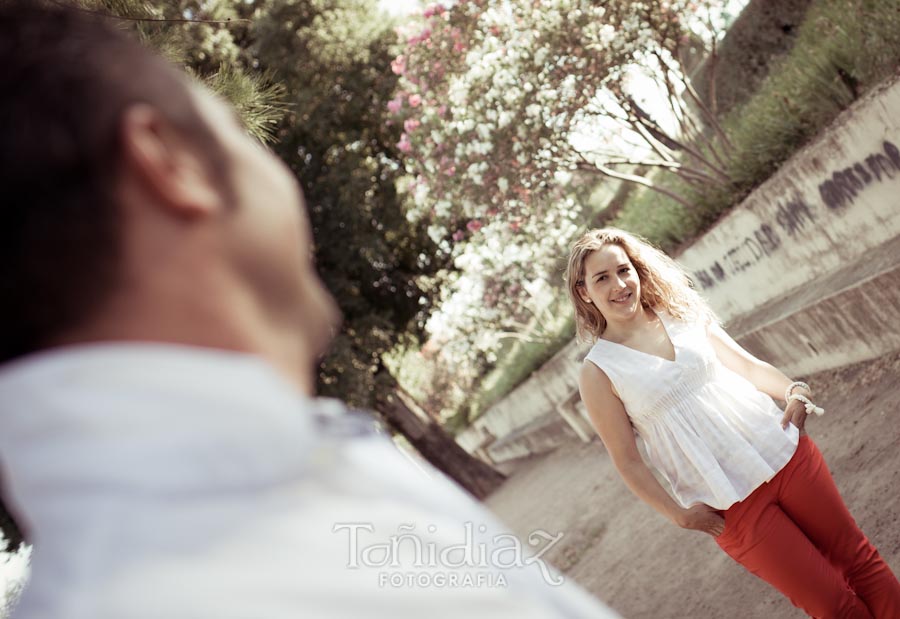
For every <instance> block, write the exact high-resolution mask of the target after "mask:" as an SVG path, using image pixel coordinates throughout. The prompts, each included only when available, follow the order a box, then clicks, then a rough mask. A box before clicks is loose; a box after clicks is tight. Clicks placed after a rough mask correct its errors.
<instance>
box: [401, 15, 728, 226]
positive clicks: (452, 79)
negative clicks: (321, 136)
mask: <svg viewBox="0 0 900 619" xmlns="http://www.w3.org/2000/svg"><path fill="white" fill-rule="evenodd" d="M717 4H718V3H714V2H712V1H709V2H689V1H687V0H673V1H671V2H669V1H651V2H631V1H630V0H617V1H615V2H604V3H595V2H587V1H581V0H556V1H554V2H552V3H535V2H529V1H526V0H514V1H512V2H504V3H489V2H486V1H484V0H471V1H469V2H460V3H457V4H455V5H454V6H453V7H452V8H449V9H446V8H444V7H442V6H441V5H434V6H433V7H430V8H429V9H428V10H426V11H425V12H424V13H423V15H422V17H421V19H419V20H414V21H412V22H410V23H409V24H408V25H407V26H406V27H405V28H403V29H401V31H400V32H401V35H402V36H405V37H406V42H405V47H404V50H403V53H402V54H401V55H399V56H398V57H397V58H396V59H395V60H394V62H393V65H392V66H393V69H394V71H395V72H396V73H398V74H399V75H401V77H402V79H401V81H400V88H399V89H398V91H397V93H396V96H395V98H394V99H393V100H392V101H391V109H392V110H393V111H394V112H395V113H396V114H397V116H398V118H399V119H400V120H402V122H403V123H404V129H405V131H404V133H403V135H402V136H401V139H400V141H399V143H398V147H399V148H401V150H403V151H404V152H406V153H408V154H409V155H410V156H409V157H408V159H407V166H408V168H409V171H410V173H412V174H414V175H415V176H416V180H417V183H416V192H415V194H414V195H415V197H416V204H417V207H418V208H419V210H420V213H421V214H422V215H423V216H424V215H425V214H430V215H431V216H432V217H434V218H436V219H437V220H438V221H439V222H443V223H449V224H453V223H454V221H453V220H454V219H457V220H458V219H459V218H460V214H462V215H463V216H464V218H472V217H477V218H482V219H484V218H485V217H486V216H487V215H488V214H489V213H490V212H491V211H498V210H499V211H502V212H503V213H504V214H510V215H526V216H527V214H528V212H529V210H530V209H531V208H532V206H533V204H534V201H535V199H537V198H538V197H539V196H540V194H542V193H544V192H546V190H547V188H549V187H551V186H553V185H554V184H557V183H558V178H557V177H558V175H559V174H560V173H561V172H563V173H568V172H572V171H574V170H582V171H584V172H586V173H592V174H596V175H602V176H607V177H611V178H615V179H619V180H625V181H629V182H634V183H639V184H642V185H645V186H647V187H649V188H651V189H653V190H655V191H659V192H661V193H664V194H666V195H668V196H669V197H671V198H672V199H674V200H676V201H678V202H680V203H681V204H682V205H684V206H685V207H687V208H690V203H689V202H687V201H686V200H685V199H684V198H683V197H682V196H679V195H677V194H676V193H674V192H672V191H670V190H668V189H666V188H665V187H662V186H660V185H658V184H657V183H655V182H653V181H652V180H651V179H649V178H648V177H646V176H638V175H635V174H633V173H629V172H628V170H629V169H631V168H633V167H634V166H637V165H640V166H642V167H644V168H645V169H652V168H660V169H663V170H666V171H669V172H672V173H673V174H676V175H678V176H679V177H680V178H681V179H682V180H683V181H684V182H685V183H688V184H690V185H693V186H696V185H713V186H716V185H723V184H728V183H729V182H730V179H729V177H728V174H727V172H726V170H725V165H724V159H725V157H727V152H728V149H729V144H728V139H727V137H726V136H725V134H724V132H722V131H721V129H720V128H719V126H718V123H717V122H716V119H715V116H714V114H712V112H711V110H709V109H708V108H707V106H706V104H705V103H704V102H703V100H702V99H701V98H699V97H698V96H697V94H696V93H695V92H694V90H693V88H692V86H691V83H690V80H688V79H687V70H686V67H685V65H686V63H689V62H693V60H692V59H693V58H694V57H695V56H696V55H697V50H696V47H697V46H702V45H709V46H710V47H711V49H712V50H714V45H715V41H716V40H717V38H718V36H719V30H718V28H717V27H716V25H715V23H714V22H715V21H716V20H715V19H714V16H716V15H719V14H720V13H721V11H717V10H716V6H717ZM719 21H720V20H719ZM636 80H643V81H644V82H647V81H650V82H655V83H656V85H657V89H658V92H659V93H660V99H662V100H663V101H664V102H665V103H666V104H667V106H668V109H667V110H660V108H659V107H658V106H657V107H656V111H651V109H650V107H648V103H647V102H643V101H641V100H640V97H638V96H637V94H635V92H634V90H635V89H634V88H633V87H632V82H634V81H636ZM664 112H666V113H664ZM698 116H699V118H698ZM710 131H712V132H713V134H714V136H713V135H711V134H710ZM713 137H715V138H716V139H713Z"/></svg>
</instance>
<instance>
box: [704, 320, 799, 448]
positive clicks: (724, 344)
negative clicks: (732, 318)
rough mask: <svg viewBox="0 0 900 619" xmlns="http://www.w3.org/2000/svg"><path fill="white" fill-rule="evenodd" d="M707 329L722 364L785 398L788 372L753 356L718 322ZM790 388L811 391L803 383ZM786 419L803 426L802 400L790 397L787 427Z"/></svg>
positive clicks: (780, 397) (784, 421) (796, 391)
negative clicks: (800, 385)
mask: <svg viewBox="0 0 900 619" xmlns="http://www.w3.org/2000/svg"><path fill="white" fill-rule="evenodd" d="M706 333H707V336H708V338H709V342H710V344H711V345H712V347H713V350H715V352H716V356H717V357H718V358H719V361H721V362H722V365H724V366H725V367H727V368H728V369H729V370H731V371H733V372H735V373H736V374H740V375H741V376H743V377H744V378H746V379H747V380H748V381H750V382H751V383H753V385H754V386H755V387H756V388H757V389H759V390H760V391H762V392H763V393H765V394H767V395H769V396H770V397H772V398H773V399H775V400H779V401H784V391H785V389H787V387H788V385H790V384H791V382H792V380H791V379H790V378H789V377H788V375H787V374H785V373H784V372H782V371H781V370H779V369H778V368H776V367H775V366H774V365H772V364H771V363H767V362H765V361H763V360H762V359H758V358H757V357H754V356H753V355H752V354H750V353H749V352H748V351H747V350H746V349H744V348H743V347H742V346H741V345H740V344H738V343H737V342H735V341H734V339H732V337H731V336H730V335H728V333H726V332H725V330H724V329H723V328H722V327H720V326H719V325H717V324H715V323H711V324H710V325H709V326H708V327H707V329H706ZM793 392H794V393H800V394H803V395H806V396H809V395H810V392H809V391H807V390H806V389H804V388H803V387H795V388H794V391H793ZM789 421H793V422H794V425H796V426H797V427H799V428H800V429H801V430H802V429H803V425H804V422H805V421H806V409H805V407H804V406H803V404H802V403H800V402H796V401H792V402H791V403H790V405H789V406H787V407H786V408H785V415H784V419H783V420H782V426H784V427H786V426H787V424H788V422H789Z"/></svg>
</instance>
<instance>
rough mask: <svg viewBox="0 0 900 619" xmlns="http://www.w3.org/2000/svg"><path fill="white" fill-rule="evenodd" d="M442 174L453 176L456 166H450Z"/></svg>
mask: <svg viewBox="0 0 900 619" xmlns="http://www.w3.org/2000/svg"><path fill="white" fill-rule="evenodd" d="M444 174H446V175H447V176H454V175H455V174H456V166H455V165H452V166H450V167H449V168H447V169H446V170H444Z"/></svg>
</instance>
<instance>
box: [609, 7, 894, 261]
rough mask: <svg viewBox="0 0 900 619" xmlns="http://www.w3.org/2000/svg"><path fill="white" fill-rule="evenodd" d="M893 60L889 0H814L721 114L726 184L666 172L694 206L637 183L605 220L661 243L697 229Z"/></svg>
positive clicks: (886, 72)
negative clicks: (762, 71) (746, 91)
mask: <svg viewBox="0 0 900 619" xmlns="http://www.w3.org/2000/svg"><path fill="white" fill-rule="evenodd" d="M898 66H900V7H898V5H897V4H896V2H894V1H893V0H817V1H816V2H814V3H813V4H812V6H811V7H810V8H809V11H808V13H807V16H806V19H805V20H804V22H803V23H802V24H801V25H800V27H799V30H798V32H797V39H796V43H795V44H794V47H793V48H792V49H791V50H790V52H788V53H787V54H786V55H785V56H784V57H783V58H781V59H780V60H779V61H778V62H777V63H776V64H775V66H774V67H773V68H772V69H771V70H770V72H769V75H768V77H767V78H766V79H765V80H764V81H763V82H762V84H761V86H760V88H759V90H758V91H757V93H756V94H755V95H754V96H753V97H752V98H750V99H749V100H748V101H747V102H746V103H745V104H744V105H742V106H740V107H738V108H736V109H734V110H733V111H731V112H730V113H728V114H727V115H726V117H725V118H724V119H723V121H722V125H723V127H724V129H725V131H726V133H727V134H728V136H729V138H730V139H731V141H732V143H733V145H734V153H733V157H732V159H731V160H730V162H729V163H728V173H729V175H730V176H731V178H732V184H731V186H730V187H727V188H725V189H724V190H722V191H718V192H710V191H707V192H705V193H702V194H701V193H698V192H696V191H693V190H691V188H690V187H687V186H685V185H684V184H683V183H680V182H679V181H678V180H677V179H675V180H673V179H671V178H668V179H666V180H665V181H662V182H663V183H664V185H665V186H666V187H668V188H671V189H674V190H675V191H676V192H680V193H681V194H682V195H688V196H690V199H691V202H692V203H693V204H694V205H695V206H694V209H692V210H690V211H688V210H686V209H684V208H683V207H681V206H680V205H678V204H675V203H674V202H673V201H671V200H668V199H666V198H665V197H664V196H660V195H658V194H655V193H653V192H649V191H641V192H638V193H637V194H636V195H634V196H633V197H632V199H631V200H629V202H628V204H627V205H626V206H625V208H623V210H622V212H621V213H620V214H619V216H618V217H617V218H616V219H615V220H614V221H613V222H612V223H613V225H617V226H621V227H624V228H627V229H629V230H632V231H633V232H637V233H639V234H642V235H645V236H647V237H648V238H649V239H651V240H653V241H655V242H657V243H659V244H660V245H661V246H662V247H663V248H664V249H668V250H671V249H672V248H674V247H676V246H678V245H679V244H680V243H683V242H685V241H687V240H689V239H691V238H693V237H695V236H697V235H698V234H700V233H701V232H702V231H703V230H704V229H706V228H707V227H708V226H709V225H710V224H711V223H713V222H714V221H715V220H716V219H717V218H718V217H719V216H721V214H723V213H724V212H726V211H727V210H728V209H729V208H731V207H732V206H734V205H736V204H738V203H739V202H740V201H741V200H742V199H743V198H744V197H746V196H747V194H749V193H750V192H751V191H752V190H753V189H754V188H755V187H757V186H758V185H759V184H761V183H762V182H763V181H764V180H765V179H767V178H768V177H769V176H771V175H772V174H773V173H774V172H775V171H776V170H777V169H778V167H779V166H780V165H781V164H782V163H783V162H784V161H785V160H787V159H788V158H789V157H790V156H791V155H793V154H794V153H795V152H796V151H797V150H799V149H800V148H801V147H803V146H804V145H805V144H807V143H808V142H809V141H810V140H812V139H813V138H814V137H815V136H816V135H817V134H818V133H819V132H820V131H822V130H823V129H824V128H825V127H827V126H828V124H829V123H831V122H832V121H833V120H834V119H835V118H836V117H837V115H838V114H840V112H841V111H843V110H844V109H846V108H847V107H848V106H849V105H850V104H851V103H852V102H853V101H854V100H855V99H857V98H859V97H860V96H861V95H862V94H863V93H865V92H866V91H867V90H869V89H870V88H872V87H873V86H875V85H876V84H878V83H879V82H880V81H881V80H883V79H885V78H887V77H888V76H890V75H891V74H893V73H895V72H896V71H897V68H898ZM656 180H660V181H661V180H662V179H659V178H657V179H656Z"/></svg>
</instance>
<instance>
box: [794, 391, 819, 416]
mask: <svg viewBox="0 0 900 619" xmlns="http://www.w3.org/2000/svg"><path fill="white" fill-rule="evenodd" d="M791 400H800V401H801V402H803V403H804V404H805V405H806V414H807V415H811V414H813V413H815V414H816V415H819V416H821V415H822V414H823V413H824V412H825V409H824V408H822V407H821V406H816V405H815V404H813V403H812V402H811V401H810V400H809V398H807V397H806V396H805V395H801V394H799V393H795V394H792V395H791V396H789V397H788V401H791Z"/></svg>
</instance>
